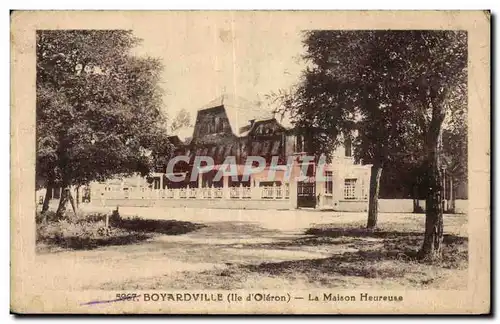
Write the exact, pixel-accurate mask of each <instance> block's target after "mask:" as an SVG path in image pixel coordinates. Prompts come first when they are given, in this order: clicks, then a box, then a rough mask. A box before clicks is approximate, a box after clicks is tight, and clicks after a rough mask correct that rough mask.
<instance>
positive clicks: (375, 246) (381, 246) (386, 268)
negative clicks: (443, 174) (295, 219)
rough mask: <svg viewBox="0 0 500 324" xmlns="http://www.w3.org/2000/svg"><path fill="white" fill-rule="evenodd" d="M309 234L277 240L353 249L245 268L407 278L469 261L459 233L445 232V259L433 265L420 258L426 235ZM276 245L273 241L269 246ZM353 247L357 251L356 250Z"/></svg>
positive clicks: (373, 232)
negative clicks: (292, 238) (418, 256)
mask: <svg viewBox="0 0 500 324" xmlns="http://www.w3.org/2000/svg"><path fill="white" fill-rule="evenodd" d="M305 234H307V235H311V236H310V237H305V238H300V239H297V240H293V241H290V242H278V245H279V246H281V247H286V246H293V245H330V244H336V245H345V246H346V247H347V248H350V249H351V251H350V252H344V253H340V254H336V255H333V256H332V257H328V258H321V259H307V260H297V261H285V262H277V263H262V264H260V265H250V266H246V269H248V270H250V271H254V272H259V273H263V274H268V275H282V274H286V273H292V272H293V273H302V274H305V275H307V276H313V277H314V276H317V275H318V273H336V274H339V275H342V276H357V277H365V278H382V279H383V278H395V277H404V276H406V275H407V274H409V273H412V272H415V270H416V271H419V269H418V268H422V267H425V266H431V265H432V266H433V267H438V268H444V269H465V268H467V260H468V249H467V245H468V240H467V238H465V237H461V236H456V235H445V236H444V240H443V258H442V260H440V261H437V262H434V263H432V264H429V263H427V262H426V261H419V260H418V258H417V253H418V249H419V248H420V245H421V244H422V241H423V234H422V233H418V232H399V231H384V230H367V229H364V228H310V229H308V230H306V231H305ZM269 248H273V244H271V245H270V246H269ZM352 250H357V251H355V252H353V251H352Z"/></svg>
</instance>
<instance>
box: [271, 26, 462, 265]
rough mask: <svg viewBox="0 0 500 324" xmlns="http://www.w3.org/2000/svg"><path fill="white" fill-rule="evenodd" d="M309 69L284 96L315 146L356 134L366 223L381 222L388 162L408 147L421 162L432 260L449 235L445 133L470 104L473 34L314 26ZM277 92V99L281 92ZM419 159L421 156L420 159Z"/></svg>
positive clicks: (424, 253)
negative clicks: (447, 122)
mask: <svg viewBox="0 0 500 324" xmlns="http://www.w3.org/2000/svg"><path fill="white" fill-rule="evenodd" d="M304 45H305V49H306V54H305V56H304V58H305V59H306V61H307V62H308V64H309V65H308V67H307V68H306V70H305V71H304V73H303V76H302V79H301V81H300V83H299V84H298V86H297V87H296V89H294V90H293V91H292V93H291V94H290V93H286V95H282V96H281V98H282V100H281V101H282V103H283V105H284V107H285V109H286V110H289V111H291V112H292V118H293V119H294V120H295V121H296V123H297V125H299V126H302V127H303V128H304V129H310V130H311V132H312V133H313V135H312V136H311V138H312V139H313V140H314V141H316V142H317V144H318V145H316V146H315V148H316V149H320V150H322V151H323V152H331V151H332V148H333V147H332V146H335V145H337V144H338V141H337V140H336V138H337V136H338V135H339V134H342V133H343V134H346V135H347V136H349V135H351V134H353V132H354V133H357V136H356V137H355V141H354V145H355V147H356V150H355V154H356V157H357V159H358V160H361V159H362V160H363V161H364V162H368V163H372V164H373V167H372V174H371V180H370V202H369V212H368V222H367V227H369V228H373V227H375V226H376V221H377V201H378V192H379V189H378V187H379V181H380V176H381V173H382V169H383V167H384V165H385V164H386V163H387V162H388V161H390V159H391V158H393V157H394V156H396V155H397V154H400V155H401V154H402V153H404V152H408V154H407V155H408V156H409V157H419V155H420V158H421V159H422V161H423V162H422V161H416V163H417V164H418V163H423V165H424V167H423V170H424V172H423V173H424V177H425V184H426V185H427V186H428V190H427V195H426V229H425V239H424V243H423V245H422V249H421V252H420V255H421V257H422V258H429V259H434V258H436V257H439V256H440V254H441V243H442V239H443V217H442V212H443V210H442V181H441V172H442V171H441V167H442V165H441V159H440V156H441V145H440V143H441V134H442V127H443V121H444V119H445V117H446V115H447V113H448V112H450V111H452V108H453V107H457V106H460V105H462V106H463V105H466V93H467V87H466V86H467V85H466V81H467V70H466V67H467V35H466V33H465V32H461V31H308V32H306V33H305V39H304ZM278 97H279V96H278ZM416 160H418V158H416Z"/></svg>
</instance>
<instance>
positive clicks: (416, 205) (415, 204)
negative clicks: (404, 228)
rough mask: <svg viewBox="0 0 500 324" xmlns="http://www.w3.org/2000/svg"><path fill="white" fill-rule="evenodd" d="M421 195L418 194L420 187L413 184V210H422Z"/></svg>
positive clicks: (416, 211)
mask: <svg viewBox="0 0 500 324" xmlns="http://www.w3.org/2000/svg"><path fill="white" fill-rule="evenodd" d="M419 198H420V197H419V196H418V187H417V185H413V212H414V213H419V212H420V199H419Z"/></svg>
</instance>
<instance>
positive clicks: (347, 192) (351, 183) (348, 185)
mask: <svg viewBox="0 0 500 324" xmlns="http://www.w3.org/2000/svg"><path fill="white" fill-rule="evenodd" d="M344 199H356V179H345V180H344Z"/></svg>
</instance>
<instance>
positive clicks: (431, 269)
mask: <svg viewBox="0 0 500 324" xmlns="http://www.w3.org/2000/svg"><path fill="white" fill-rule="evenodd" d="M11 95H12V97H11V125H12V127H11V147H12V154H11V166H12V167H11V197H12V200H11V235H12V237H11V287H12V290H11V312H13V313H16V314H35V313H41V314H51V313H73V314H81V313H83V314H487V313H489V312H490V13H489V12H488V11H463V12H462V11H14V12H12V14H11Z"/></svg>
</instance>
